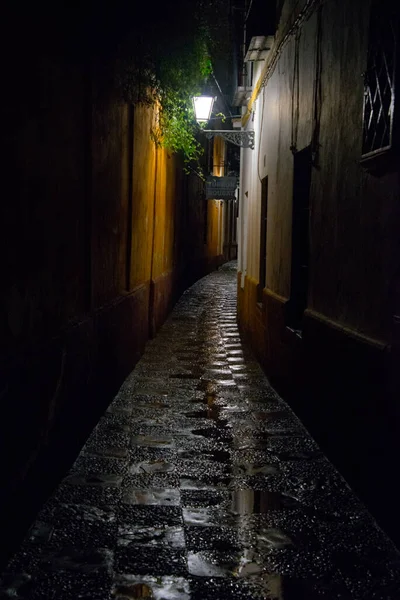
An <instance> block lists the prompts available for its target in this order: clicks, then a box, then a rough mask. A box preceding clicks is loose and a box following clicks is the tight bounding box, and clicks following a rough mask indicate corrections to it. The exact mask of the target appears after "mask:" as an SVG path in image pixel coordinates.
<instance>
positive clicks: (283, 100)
mask: <svg viewBox="0 0 400 600" xmlns="http://www.w3.org/2000/svg"><path fill="white" fill-rule="evenodd" d="M303 4H304V3H295V2H291V1H289V0H287V1H286V2H285V3H284V5H283V7H282V15H281V20H280V23H279V30H278V31H277V34H276V44H277V45H278V44H279V41H280V40H282V39H283V37H284V34H285V32H287V31H288V30H289V28H290V25H291V24H292V23H293V22H294V21H295V19H296V16H297V15H298V12H299V10H300V9H301V8H302V5H303ZM320 4H321V8H320V9H319V14H318V10H315V11H314V13H313V14H311V15H310V16H309V17H308V18H307V19H306V20H305V21H304V22H303V23H302V24H301V27H300V28H299V29H298V30H297V31H293V35H291V37H290V38H289V40H288V41H287V43H286V44H285V45H284V46H283V47H282V48H281V52H280V55H279V57H278V59H277V62H276V66H275V68H274V70H273V71H272V73H271V76H270V77H269V79H268V81H267V84H266V86H265V88H263V89H261V91H260V94H259V95H258V98H257V99H256V100H255V101H254V103H252V105H251V107H252V109H253V112H252V113H251V115H250V118H248V119H247V117H246V118H245V119H244V123H245V126H246V128H248V129H253V128H254V130H255V135H256V149H255V150H254V151H251V150H245V151H242V176H241V200H240V201H241V209H240V210H241V217H240V221H241V222H240V232H241V242H242V247H241V252H240V261H239V269H240V275H239V287H238V289H239V321H240V324H241V327H242V330H243V331H244V332H245V333H246V335H247V336H248V338H249V339H250V340H251V342H252V344H253V347H254V349H255V351H256V352H257V353H258V355H259V357H260V358H261V360H262V362H263V364H264V365H265V368H266V370H267V372H268V374H269V375H270V376H271V378H272V379H273V380H274V382H275V383H276V385H277V386H278V387H279V389H280V390H281V391H282V392H283V393H284V394H285V395H286V397H287V398H288V399H290V401H291V402H292V404H293V406H294V407H295V409H296V410H297V411H298V412H299V414H300V415H301V416H303V418H304V419H305V420H306V423H307V424H308V426H309V427H310V428H311V431H312V433H313V434H314V435H315V436H316V437H317V438H318V439H319V441H320V442H321V444H322V445H323V447H324V448H325V450H326V451H327V452H328V455H329V456H330V457H331V458H332V460H334V461H335V462H336V464H338V465H339V466H340V468H341V470H342V472H343V473H344V474H345V476H346V477H347V478H348V480H349V481H350V483H351V484H352V485H353V486H354V487H355V488H356V489H357V491H358V493H359V494H360V495H361V496H362V497H363V499H364V500H365V501H366V502H367V503H368V505H369V506H370V508H371V510H372V511H373V512H374V514H375V515H376V516H377V517H378V519H379V520H380V522H381V523H382V524H383V525H384V527H385V528H386V529H387V530H388V531H389V532H390V533H391V534H392V535H393V536H394V537H396V539H398V540H399V539H400V530H399V528H398V527H397V525H396V524H395V520H394V518H393V516H394V514H395V511H396V503H398V501H399V496H398V494H397V491H396V490H395V485H396V484H395V483H393V479H392V477H391V475H390V471H391V469H393V467H394V465H393V456H395V455H396V454H397V452H398V450H399V447H398V431H399V428H400V420H399V416H398V410H397V408H396V407H397V404H398V402H397V398H396V392H394V391H393V390H394V389H395V388H396V386H394V385H393V381H394V378H393V376H392V377H390V369H392V370H393V361H392V363H391V361H390V343H391V338H392V327H393V325H392V323H393V318H392V315H393V314H394V312H395V310H396V309H397V310H398V306H397V308H396V307H395V305H394V300H393V296H394V290H395V289H396V287H398V281H399V273H400V253H399V244H398V232H399V229H400V218H399V191H400V182H399V171H398V169H397V170H395V169H391V170H390V169H387V170H386V172H383V173H381V174H380V176H379V177H378V176H377V175H373V174H369V173H367V172H366V171H365V169H364V168H363V167H362V166H361V164H360V158H361V136H362V111H363V79H362V77H361V74H362V73H363V71H365V67H366V56H367V44H368V22H369V10H368V7H369V3H368V4H366V3H365V2H362V1H361V0H357V1H355V2H350V3H349V2H347V3H343V2H341V1H339V0H326V1H325V2H322V3H320ZM263 68H264V65H260V66H259V67H258V74H260V73H261V71H262V69H263ZM312 142H313V148H314V151H315V155H314V158H315V160H314V166H313V168H312V181H311V191H310V219H309V227H310V237H309V243H310V265H309V288H308V304H307V306H308V308H307V310H306V312H305V316H304V321H303V331H302V338H299V337H297V336H296V335H294V334H293V332H292V331H291V330H290V329H289V328H288V327H287V325H288V321H287V308H288V306H287V305H288V301H290V296H291V253H292V247H291V244H292V239H291V238H292V195H293V163H294V159H293V154H292V149H293V150H294V151H299V150H302V149H303V148H306V147H307V146H308V145H309V144H311V143H312ZM291 147H293V148H292V149H291ZM265 176H268V216H267V243H266V255H267V265H266V287H265V289H264V294H263V301H262V305H261V306H260V305H259V304H257V299H258V298H257V285H258V283H259V282H258V277H259V255H260V210H261V204H260V203H261V188H260V186H259V181H260V179H262V178H263V177H265ZM246 192H248V196H247V195H246ZM391 364H392V366H390V365H391ZM389 380H391V382H392V384H391V385H392V387H391V390H389ZM372 465H373V466H372ZM371 469H372V470H373V471H374V473H377V475H376V477H377V479H379V484H378V487H379V489H380V493H378V492H377V479H376V478H375V479H374V478H371ZM382 490H385V497H386V498H388V497H390V498H391V499H393V500H391V501H390V502H386V503H384V502H382V498H381V496H382Z"/></svg>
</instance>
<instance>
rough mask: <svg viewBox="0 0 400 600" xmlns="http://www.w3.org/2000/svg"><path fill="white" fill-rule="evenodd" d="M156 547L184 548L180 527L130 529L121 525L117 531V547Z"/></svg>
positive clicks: (183, 535) (182, 533) (130, 527)
mask: <svg viewBox="0 0 400 600" xmlns="http://www.w3.org/2000/svg"><path fill="white" fill-rule="evenodd" d="M130 545H135V546H158V545H165V546H169V547H173V548H184V547H185V534H184V531H183V528H182V527H132V526H130V525H123V526H121V527H119V530H118V546H130Z"/></svg>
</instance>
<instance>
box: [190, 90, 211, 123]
mask: <svg viewBox="0 0 400 600" xmlns="http://www.w3.org/2000/svg"><path fill="white" fill-rule="evenodd" d="M214 100H215V98H214V97H213V96H195V97H194V98H193V108H194V112H195V115H196V121H197V122H198V123H206V122H207V121H208V120H209V119H210V117H211V113H212V109H213V106H214Z"/></svg>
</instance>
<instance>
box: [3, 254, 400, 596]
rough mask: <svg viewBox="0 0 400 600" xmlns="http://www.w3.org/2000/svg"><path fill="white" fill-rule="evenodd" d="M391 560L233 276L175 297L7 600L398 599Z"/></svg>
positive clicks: (7, 586)
mask: <svg viewBox="0 0 400 600" xmlns="http://www.w3.org/2000/svg"><path fill="white" fill-rule="evenodd" d="M399 590H400V556H399V553H398V552H397V551H396V549H395V548H394V547H393V545H392V544H391V542H390V541H389V540H388V539H387V538H386V537H385V535H384V534H383V533H382V532H381V531H380V530H379V529H378V527H377V526H376V525H375V523H374V521H373V520H372V518H371V516H370V515H369V514H368V512H367V511H366V510H365V508H364V507H363V506H362V505H361V504H360V503H359V501H358V500H357V498H356V497H355V496H354V495H353V493H352V492H351V490H350V489H349V488H348V486H347V485H346V483H345V482H344V481H343V479H342V478H341V476H340V475H339V474H338V473H337V471H335V469H334V468H333V467H332V465H331V464H330V463H329V462H328V461H327V460H326V458H325V457H324V456H323V455H322V453H321V452H320V450H319V448H318V446H317V445H316V443H315V442H314V441H313V439H312V438H311V437H310V436H309V435H308V433H307V431H306V430H305V429H304V428H303V426H302V424H301V423H300V422H299V420H298V419H297V418H296V417H295V415H294V414H293V413H292V412H291V410H290V408H289V407H288V406H287V405H286V404H285V403H284V402H283V401H282V400H281V398H279V396H278V395H277V394H276V392H275V391H274V390H273V389H272V388H271V387H270V385H269V383H268V381H267V379H266V377H265V376H264V375H263V373H262V371H261V369H260V367H259V365H258V363H257V362H256V361H255V360H254V358H253V357H252V355H251V354H250V353H249V351H248V350H247V349H246V347H245V346H244V344H243V343H242V340H241V338H240V335H239V332H238V328H237V324H236V273H235V272H234V270H233V267H232V266H230V265H228V267H225V268H224V269H222V270H220V271H219V272H216V273H213V274H212V275H209V276H208V277H206V278H204V279H203V280H201V281H200V282H198V283H197V284H195V285H194V286H193V287H192V288H191V289H190V290H189V291H188V292H186V293H185V294H184V295H183V297H182V298H181V300H180V302H179V303H178V305H177V306H176V308H175V310H174V311H173V313H172V315H171V316H170V318H169V320H168V321H167V322H166V323H165V325H164V327H163V328H162V329H161V331H160V333H159V334H158V336H157V338H156V339H155V340H153V341H151V342H150V343H149V344H148V346H147V349H146V353H145V355H144V356H143V358H142V360H141V361H140V362H139V364H138V365H137V367H136V368H135V370H134V371H133V372H132V374H131V375H130V376H129V377H128V379H127V380H126V381H125V383H124V384H123V386H122V387H121V389H120V391H119V393H118V394H117V396H116V398H115V399H114V401H113V402H112V404H111V406H110V407H109V409H108V410H107V412H106V414H105V415H104V416H103V417H102V419H101V420H100V422H99V423H98V425H97V427H96V428H95V430H94V431H93V433H92V435H91V436H90V438H89V440H88V441H87V443H86V445H85V447H84V448H83V450H82V452H81V454H80V456H79V457H78V459H77V461H76V462H75V464H74V466H73V467H72V469H71V471H70V473H69V474H68V476H67V477H66V478H65V479H64V480H63V481H62V482H61V484H60V486H59V487H58V489H57V490H56V492H55V494H54V495H53V497H51V498H50V499H49V500H48V502H47V503H46V505H45V506H44V507H43V509H42V511H41V512H40V514H39V515H38V519H37V521H36V523H35V524H34V525H33V527H32V528H31V530H30V532H29V534H28V536H27V538H26V540H25V541H24V543H23V545H22V547H21V549H20V551H19V552H18V553H17V554H16V555H15V556H14V558H13V559H12V560H11V562H10V563H9V565H8V568H7V572H6V573H5V574H3V577H2V582H1V584H0V597H1V598H20V599H26V598H32V599H40V600H44V599H56V600H76V599H78V598H80V599H85V600H109V599H111V598H114V599H115V598H117V599H119V600H130V599H133V598H154V599H156V600H189V599H192V600H193V599H196V600H208V599H211V598H212V599H213V600H224V599H228V598H229V599H232V600H233V599H235V600H241V599H246V600H252V599H256V598H258V599H261V598H263V599H268V598H270V599H275V600H278V599H281V600H299V599H302V598H304V599H307V600H313V599H316V598H326V599H328V598H329V599H332V598H342V599H347V598H357V599H365V600H373V599H375V600H378V599H382V600H383V599H385V600H388V599H394V598H400V592H399Z"/></svg>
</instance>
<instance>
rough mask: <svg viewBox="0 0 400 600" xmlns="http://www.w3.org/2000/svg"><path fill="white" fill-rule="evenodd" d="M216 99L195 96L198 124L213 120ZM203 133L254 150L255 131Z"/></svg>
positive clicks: (218, 130) (220, 130)
mask: <svg viewBox="0 0 400 600" xmlns="http://www.w3.org/2000/svg"><path fill="white" fill-rule="evenodd" d="M214 102H215V97H213V96H195V97H194V98H193V108H194V113H195V115H196V121H197V122H198V123H207V121H209V120H210V118H211V113H212V109H213V106H214ZM202 131H203V133H205V134H206V136H207V137H208V138H209V139H210V138H212V137H214V136H215V135H219V136H221V137H223V138H224V139H226V140H227V141H228V142H232V144H235V145H236V146H241V147H242V148H251V150H254V131H238V130H237V129H232V130H229V129H202Z"/></svg>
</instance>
